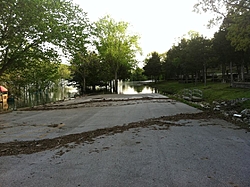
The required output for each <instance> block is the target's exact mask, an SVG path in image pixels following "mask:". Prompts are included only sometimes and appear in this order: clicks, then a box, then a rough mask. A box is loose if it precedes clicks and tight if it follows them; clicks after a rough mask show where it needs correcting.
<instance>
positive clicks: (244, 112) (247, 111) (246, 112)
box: [240, 109, 250, 118]
mask: <svg viewBox="0 0 250 187" xmlns="http://www.w3.org/2000/svg"><path fill="white" fill-rule="evenodd" d="M240 114H241V115H242V116H244V117H248V118H250V109H244V110H242V111H241V112H240Z"/></svg>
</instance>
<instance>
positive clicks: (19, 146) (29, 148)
mask: <svg viewBox="0 0 250 187" xmlns="http://www.w3.org/2000/svg"><path fill="white" fill-rule="evenodd" d="M212 117H214V116H213V115H211V114H208V113H205V112H202V113H196V114H178V115H174V116H162V117H159V118H152V119H147V120H144V121H139V122H133V123H129V124H127V125H123V126H114V127H111V128H104V129H97V130H93V131H88V132H83V133H78V134H70V135H65V136H61V137H57V138H53V139H43V140H34V141H16V142H7V143H0V147H1V150H0V156H8V155H18V154H32V153H36V152H41V151H45V150H50V149H54V148H60V147H68V144H69V143H75V144H81V143H84V142H92V141H94V138H96V137H100V136H103V135H114V134H117V133H122V132H124V131H128V130H129V129H135V128H140V127H142V128H145V127H152V126H155V125H157V126H159V127H163V128H164V130H167V129H169V127H170V126H185V124H178V123H176V121H179V120H181V119H197V120H198V119H208V118H212ZM171 121H172V122H173V123H172V122H171ZM62 125H64V124H52V126H53V127H54V126H56V127H58V126H62ZM156 130H157V129H156Z"/></svg>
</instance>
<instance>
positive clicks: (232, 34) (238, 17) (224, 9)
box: [194, 0, 250, 51]
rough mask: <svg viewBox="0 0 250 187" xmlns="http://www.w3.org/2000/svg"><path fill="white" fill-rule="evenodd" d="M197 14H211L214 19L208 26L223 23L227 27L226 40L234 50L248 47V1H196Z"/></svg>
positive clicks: (249, 15) (249, 6)
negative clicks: (213, 14) (213, 15)
mask: <svg viewBox="0 0 250 187" xmlns="http://www.w3.org/2000/svg"><path fill="white" fill-rule="evenodd" d="M194 8H195V10H196V11H197V12H201V11H203V12H212V13H215V17H214V18H213V19H212V20H210V25H212V24H215V23H218V21H220V23H221V21H223V24H226V25H227V29H228V33H227V38H228V39H229V40H230V41H231V44H232V45H233V46H234V47H235V49H236V50H238V51H241V50H244V51H246V50H248V49H249V47H250V1H249V0H214V1H211V0H198V3H196V4H195V5H194Z"/></svg>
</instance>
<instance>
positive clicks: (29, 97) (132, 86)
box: [0, 81, 158, 111]
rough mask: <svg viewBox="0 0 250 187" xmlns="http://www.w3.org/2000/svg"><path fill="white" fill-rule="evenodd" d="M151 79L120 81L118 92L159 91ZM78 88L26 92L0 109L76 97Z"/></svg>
mask: <svg viewBox="0 0 250 187" xmlns="http://www.w3.org/2000/svg"><path fill="white" fill-rule="evenodd" d="M150 82H151V81H131V82H128V81H119V83H118V94H146V93H157V92H158V91H157V90H156V89H154V88H152V87H150V86H148V83H150ZM77 93H78V91H77V88H76V87H73V86H64V87H60V88H59V89H57V90H56V91H54V92H51V93H47V94H41V93H40V94H38V93H32V94H30V93H26V94H25V97H24V99H20V98H18V99H15V101H14V102H7V100H5V101H4V102H0V111H8V110H16V109H17V108H21V107H33V106H37V105H41V104H45V103H50V102H55V101H58V100H62V99H68V98H71V97H74V95H75V94H77Z"/></svg>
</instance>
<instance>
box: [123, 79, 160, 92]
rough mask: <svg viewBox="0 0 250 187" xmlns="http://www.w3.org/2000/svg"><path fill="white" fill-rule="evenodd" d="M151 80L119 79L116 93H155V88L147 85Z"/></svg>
mask: <svg viewBox="0 0 250 187" xmlns="http://www.w3.org/2000/svg"><path fill="white" fill-rule="evenodd" d="M150 82H151V81H131V82H128V81H119V84H118V94H143V93H145V94H146V93H157V90H156V89H155V88H152V87H150V86H148V83H150Z"/></svg>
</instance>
